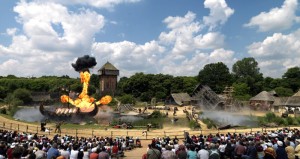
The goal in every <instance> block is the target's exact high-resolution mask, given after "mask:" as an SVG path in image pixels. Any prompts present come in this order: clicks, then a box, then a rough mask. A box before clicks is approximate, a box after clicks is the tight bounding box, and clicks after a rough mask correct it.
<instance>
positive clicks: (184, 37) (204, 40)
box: [159, 12, 224, 57]
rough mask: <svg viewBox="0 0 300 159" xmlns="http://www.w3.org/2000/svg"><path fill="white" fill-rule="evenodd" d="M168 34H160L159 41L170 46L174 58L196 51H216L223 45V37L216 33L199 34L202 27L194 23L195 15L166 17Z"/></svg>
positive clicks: (190, 13)
mask: <svg viewBox="0 0 300 159" xmlns="http://www.w3.org/2000/svg"><path fill="white" fill-rule="evenodd" d="M164 23H166V25H167V27H168V28H170V29H171V30H170V31H169V32H162V33H161V34H160V36H159V41H160V43H161V44H164V45H171V46H173V48H172V51H171V52H172V53H173V54H174V57H178V56H176V55H177V54H189V53H191V52H193V51H194V50H196V49H216V48H220V47H222V46H223V45H224V35H222V34H221V33H217V32H208V33H206V34H205V35H202V34H201V31H202V30H201V29H202V28H203V25H202V24H200V23H199V22H198V21H196V14H194V13H193V12H188V13H187V14H186V15H185V16H184V17H171V16H170V17H167V18H166V19H165V20H164Z"/></svg>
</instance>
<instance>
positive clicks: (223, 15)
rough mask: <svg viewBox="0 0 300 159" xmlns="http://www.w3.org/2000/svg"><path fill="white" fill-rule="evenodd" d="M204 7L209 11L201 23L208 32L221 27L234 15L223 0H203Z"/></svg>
mask: <svg viewBox="0 0 300 159" xmlns="http://www.w3.org/2000/svg"><path fill="white" fill-rule="evenodd" d="M204 7H205V8H209V9H210V13H209V16H204V17H203V21H204V24H205V25H206V26H209V28H210V30H212V29H214V28H215V27H217V26H218V25H219V24H221V25H223V24H224V23H225V22H226V21H227V19H228V18H229V17H230V16H231V15H232V14H233V13H234V10H233V9H231V8H230V7H228V6H227V4H226V2H225V0H205V1H204Z"/></svg>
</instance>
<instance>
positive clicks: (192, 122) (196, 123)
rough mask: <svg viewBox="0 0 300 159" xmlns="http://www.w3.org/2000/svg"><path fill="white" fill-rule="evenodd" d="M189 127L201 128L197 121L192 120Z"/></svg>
mask: <svg viewBox="0 0 300 159" xmlns="http://www.w3.org/2000/svg"><path fill="white" fill-rule="evenodd" d="M189 127H190V128H191V129H195V128H201V126H200V124H199V123H198V122H196V121H195V120H191V121H190V122H189Z"/></svg>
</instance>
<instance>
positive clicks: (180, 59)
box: [0, 0, 300, 78]
mask: <svg viewBox="0 0 300 159" xmlns="http://www.w3.org/2000/svg"><path fill="white" fill-rule="evenodd" d="M0 12H1V14H0V75H2V76H6V75H9V74H14V75H17V76H23V77H28V76H36V77H38V76H43V75H57V76H60V75H69V76H72V77H77V76H78V73H77V72H75V71H74V70H73V68H72V67H71V63H74V62H75V61H76V58H77V57H81V56H83V55H86V54H88V55H91V56H94V57H96V60H97V63H98V64H97V66H96V67H95V68H94V69H92V70H91V71H92V72H93V73H97V70H98V69H99V68H100V67H101V66H102V65H103V64H104V63H105V62H106V61H110V62H111V63H112V64H114V65H115V66H116V67H117V68H118V69H120V72H121V76H130V75H132V74H134V73H136V72H144V73H154V74H157V73H163V74H171V75H174V76H195V75H197V74H198V72H199V71H200V70H201V69H202V68H203V67H204V66H205V65H206V64H209V63H216V62H223V63H225V64H226V65H227V66H228V68H229V69H231V67H232V65H233V64H234V63H235V62H236V61H237V60H241V59H242V58H244V57H254V58H255V59H256V61H258V63H259V67H260V68H261V72H262V73H263V74H264V76H265V77H266V76H270V77H274V78H277V77H281V76H282V75H283V73H285V72H286V71H287V69H288V68H290V67H295V66H299V65H300V36H299V35H300V29H299V22H300V11H299V3H298V1H297V0H264V1H261V0H243V1H236V0H188V1H183V0H76V1H69V0H20V1H17V0H4V1H2V3H1V5H0Z"/></svg>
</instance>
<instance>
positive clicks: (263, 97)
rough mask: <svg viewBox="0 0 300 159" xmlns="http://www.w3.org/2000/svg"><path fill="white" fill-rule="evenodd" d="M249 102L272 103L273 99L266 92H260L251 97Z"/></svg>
mask: <svg viewBox="0 0 300 159" xmlns="http://www.w3.org/2000/svg"><path fill="white" fill-rule="evenodd" d="M250 101H269V102H274V101H275V97H274V96H272V95H271V94H270V93H269V92H267V91H262V92H260V93H259V94H257V95H256V96H254V97H252V98H251V99H250Z"/></svg>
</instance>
